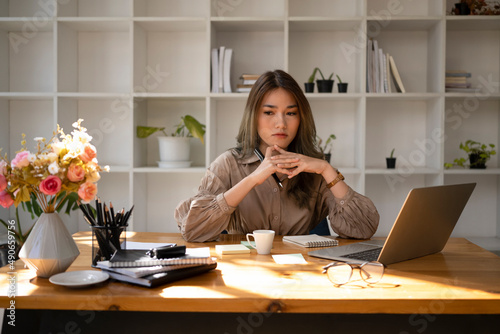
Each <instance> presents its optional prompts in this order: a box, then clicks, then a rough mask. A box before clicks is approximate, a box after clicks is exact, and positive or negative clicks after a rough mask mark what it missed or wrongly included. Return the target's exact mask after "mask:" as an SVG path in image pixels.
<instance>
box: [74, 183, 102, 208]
mask: <svg viewBox="0 0 500 334" xmlns="http://www.w3.org/2000/svg"><path fill="white" fill-rule="evenodd" d="M95 195H97V185H96V184H95V183H92V182H85V183H82V184H81V185H80V188H79V189H78V196H80V198H81V199H82V201H83V202H85V203H88V202H90V201H91V200H93V199H94V198H95Z"/></svg>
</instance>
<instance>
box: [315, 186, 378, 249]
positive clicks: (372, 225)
mask: <svg viewBox="0 0 500 334" xmlns="http://www.w3.org/2000/svg"><path fill="white" fill-rule="evenodd" d="M324 195H325V196H326V197H327V202H328V207H329V213H328V216H329V219H330V225H331V227H332V229H333V231H335V233H337V234H338V235H339V236H340V237H342V238H356V239H369V238H371V237H372V236H373V234H375V231H377V227H378V223H379V219H380V216H379V213H378V211H377V208H376V207H375V205H374V204H373V202H372V201H371V200H370V199H369V198H368V197H366V196H363V195H361V194H359V193H357V192H355V191H354V190H352V188H351V187H349V190H348V191H347V193H346V195H345V196H344V197H343V198H336V197H335V196H333V194H332V192H331V191H330V190H329V189H326V191H325V193H324Z"/></svg>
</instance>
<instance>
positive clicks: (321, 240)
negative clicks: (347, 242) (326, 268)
mask: <svg viewBox="0 0 500 334" xmlns="http://www.w3.org/2000/svg"><path fill="white" fill-rule="evenodd" d="M283 241H285V242H289V243H293V244H296V245H299V246H302V247H331V246H337V245H338V244H339V242H338V241H337V240H335V239H330V238H327V237H322V236H320V235H317V234H308V235H285V236H284V237H283Z"/></svg>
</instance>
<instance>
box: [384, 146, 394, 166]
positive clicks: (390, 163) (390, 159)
mask: <svg viewBox="0 0 500 334" xmlns="http://www.w3.org/2000/svg"><path fill="white" fill-rule="evenodd" d="M395 150H396V149H395V148H393V149H392V151H391V155H389V157H387V158H385V163H386V165H387V168H390V169H393V168H396V157H395V156H394V151H395Z"/></svg>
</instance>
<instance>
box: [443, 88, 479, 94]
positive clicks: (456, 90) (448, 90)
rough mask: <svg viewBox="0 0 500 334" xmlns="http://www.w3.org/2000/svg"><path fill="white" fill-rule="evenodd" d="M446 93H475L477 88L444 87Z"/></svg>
mask: <svg viewBox="0 0 500 334" xmlns="http://www.w3.org/2000/svg"><path fill="white" fill-rule="evenodd" d="M445 92H446V93H476V92H478V90H477V88H472V87H469V88H459V87H446V88H445Z"/></svg>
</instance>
